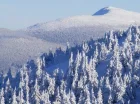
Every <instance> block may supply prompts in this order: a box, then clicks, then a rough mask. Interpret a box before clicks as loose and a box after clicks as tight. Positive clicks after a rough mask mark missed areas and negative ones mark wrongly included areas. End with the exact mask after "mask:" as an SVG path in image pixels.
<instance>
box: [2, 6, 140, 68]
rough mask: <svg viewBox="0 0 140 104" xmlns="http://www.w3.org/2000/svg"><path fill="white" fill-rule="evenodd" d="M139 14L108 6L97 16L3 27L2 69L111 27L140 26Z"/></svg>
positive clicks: (98, 34)
mask: <svg viewBox="0 0 140 104" xmlns="http://www.w3.org/2000/svg"><path fill="white" fill-rule="evenodd" d="M139 18H140V13H135V12H130V11H126V10H123V9H119V8H114V7H105V8H103V9H101V10H99V11H97V12H96V13H95V14H94V15H82V16H74V17H68V18H65V19H59V20H56V21H51V22H46V23H38V24H35V25H33V26H30V27H28V28H26V29H20V30H17V31H12V30H8V29H0V70H8V69H9V68H10V66H11V65H12V68H13V69H14V68H15V67H19V66H21V65H23V64H24V63H25V62H26V61H27V60H30V59H34V58H35V57H37V56H39V55H40V53H44V52H48V51H49V49H50V48H51V49H52V50H55V49H56V47H60V46H61V47H62V48H65V46H66V43H67V42H69V44H70V46H73V45H75V44H81V43H82V42H83V41H87V40H89V39H90V38H93V39H95V40H96V39H98V38H101V37H103V36H104V34H105V32H108V31H109V30H119V29H126V28H127V27H129V26H130V25H132V24H134V25H139V24H140V21H139Z"/></svg>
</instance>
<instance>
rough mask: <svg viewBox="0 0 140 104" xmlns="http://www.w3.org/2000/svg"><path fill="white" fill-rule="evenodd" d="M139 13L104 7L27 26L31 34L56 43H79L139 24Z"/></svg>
mask: <svg viewBox="0 0 140 104" xmlns="http://www.w3.org/2000/svg"><path fill="white" fill-rule="evenodd" d="M139 18H140V14H139V13H135V12H130V11H126V10H123V9H119V8H114V7H105V8H103V9H101V10H99V11H97V12H96V13H95V14H94V15H92V16H91V15H83V16H74V17H69V18H66V19H60V20H56V21H52V22H47V23H41V24H35V25H33V26H30V27H28V29H27V31H28V32H29V33H30V35H31V36H34V37H37V38H41V39H45V40H48V41H52V42H57V43H64V44H65V43H66V42H69V43H71V44H77V43H81V42H82V41H85V40H89V39H90V38H91V37H92V38H94V39H96V38H98V37H102V36H103V35H104V33H105V32H108V31H109V30H118V29H126V28H127V27H129V26H130V25H132V24H133V25H137V24H140V19H139Z"/></svg>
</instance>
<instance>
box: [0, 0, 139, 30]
mask: <svg viewBox="0 0 140 104" xmlns="http://www.w3.org/2000/svg"><path fill="white" fill-rule="evenodd" d="M139 5H140V0H1V1H0V28H9V29H21V28H26V27H28V26H30V25H34V24H36V23H42V22H47V21H51V20H55V19H59V18H65V17H69V16H75V15H92V14H94V13H95V12H96V11H98V10H99V9H101V8H103V7H106V6H113V7H118V8H123V9H126V10H131V11H135V12H140V6H139Z"/></svg>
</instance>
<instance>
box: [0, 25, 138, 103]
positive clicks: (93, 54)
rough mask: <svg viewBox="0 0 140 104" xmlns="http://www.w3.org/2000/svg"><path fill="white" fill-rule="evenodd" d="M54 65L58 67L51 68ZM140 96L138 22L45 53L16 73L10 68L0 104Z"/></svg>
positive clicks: (0, 86)
mask: <svg viewBox="0 0 140 104" xmlns="http://www.w3.org/2000/svg"><path fill="white" fill-rule="evenodd" d="M65 62H66V63H68V64H65ZM60 63H61V65H63V64H64V65H63V66H64V67H65V69H63V68H61V67H59V65H60ZM52 65H57V66H58V67H57V68H56V69H54V70H52V72H51V71H50V70H49V67H50V66H52ZM139 98H140V29H139V27H137V26H131V27H130V28H129V29H128V30H126V31H110V32H108V33H106V34H105V36H104V38H100V39H98V40H93V39H91V40H90V41H88V42H84V43H83V44H82V45H77V46H75V47H69V45H68V46H67V49H66V51H63V50H61V48H59V49H57V50H56V52H54V53H53V52H51V51H50V52H49V53H44V54H42V56H40V57H39V58H38V59H37V60H31V61H29V62H27V64H25V65H24V66H23V67H22V68H21V69H20V70H19V71H18V72H17V74H16V75H15V76H14V77H13V76H12V73H11V70H10V69H9V72H8V73H7V75H6V76H4V75H3V73H1V74H0V104H132V103H133V104H135V103H137V102H139Z"/></svg>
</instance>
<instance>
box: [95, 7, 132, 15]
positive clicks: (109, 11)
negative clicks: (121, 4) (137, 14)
mask: <svg viewBox="0 0 140 104" xmlns="http://www.w3.org/2000/svg"><path fill="white" fill-rule="evenodd" d="M130 13H134V12H131V11H127V10H124V9H121V8H116V7H112V6H108V7H104V8H102V9H100V10H99V11H97V12H96V13H94V14H93V16H98V15H106V14H118V15H119V16H121V15H123V14H124V15H125V14H130Z"/></svg>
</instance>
